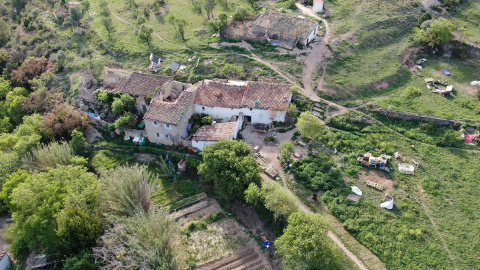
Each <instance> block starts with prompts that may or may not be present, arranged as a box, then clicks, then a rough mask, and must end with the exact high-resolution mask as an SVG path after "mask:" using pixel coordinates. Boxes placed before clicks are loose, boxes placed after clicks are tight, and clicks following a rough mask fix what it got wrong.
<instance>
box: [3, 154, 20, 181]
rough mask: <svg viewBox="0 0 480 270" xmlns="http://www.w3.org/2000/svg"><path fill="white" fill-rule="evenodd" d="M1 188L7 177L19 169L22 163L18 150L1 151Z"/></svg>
mask: <svg viewBox="0 0 480 270" xmlns="http://www.w3.org/2000/svg"><path fill="white" fill-rule="evenodd" d="M0 160H1V162H0V190H1V186H2V184H3V182H4V181H5V178H6V177H7V176H8V175H9V174H11V173H13V172H15V171H16V170H18V169H19V168H20V165H21V160H20V156H19V155H18V153H16V152H10V153H8V152H5V153H4V152H1V151H0Z"/></svg>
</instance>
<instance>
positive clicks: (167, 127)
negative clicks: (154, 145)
mask: <svg viewBox="0 0 480 270" xmlns="http://www.w3.org/2000/svg"><path fill="white" fill-rule="evenodd" d="M163 127H165V128H166V129H168V130H170V129H172V126H171V125H170V124H164V125H163Z"/></svg>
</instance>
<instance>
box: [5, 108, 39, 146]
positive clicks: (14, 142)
mask: <svg viewBox="0 0 480 270" xmlns="http://www.w3.org/2000/svg"><path fill="white" fill-rule="evenodd" d="M42 120H43V117H42V116H41V115H40V114H32V115H29V116H25V117H23V123H22V124H21V125H19V126H18V127H17V128H16V129H15V130H14V131H13V133H8V134H7V133H3V134H0V150H3V151H12V150H15V151H16V152H17V153H18V154H19V155H23V154H25V153H26V152H27V151H29V150H30V149H31V148H33V147H36V146H37V145H38V144H39V142H40V140H41V139H42V136H41V135H40V126H41V123H42Z"/></svg>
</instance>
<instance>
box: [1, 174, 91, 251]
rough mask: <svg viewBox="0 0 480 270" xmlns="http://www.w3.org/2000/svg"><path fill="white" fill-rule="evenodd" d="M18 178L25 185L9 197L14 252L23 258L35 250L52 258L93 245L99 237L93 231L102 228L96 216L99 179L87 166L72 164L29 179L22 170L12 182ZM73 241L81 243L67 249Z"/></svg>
mask: <svg viewBox="0 0 480 270" xmlns="http://www.w3.org/2000/svg"><path fill="white" fill-rule="evenodd" d="M18 178H21V180H22V183H19V184H18V186H16V187H15V188H14V189H13V190H12V191H11V194H10V195H9V196H8V198H7V199H9V200H10V202H11V205H12V209H11V210H12V216H13V219H14V223H13V224H12V225H11V226H10V227H9V230H10V232H11V233H13V235H15V238H14V239H12V241H13V242H12V246H11V250H12V251H13V253H14V254H15V255H16V256H17V257H22V256H25V255H27V254H28V253H29V251H31V250H34V249H35V250H42V251H43V250H44V251H45V253H46V254H48V255H57V254H61V255H70V254H68V253H69V252H74V251H77V250H81V249H83V248H88V246H83V245H84V244H86V243H90V244H91V243H92V239H93V238H96V236H95V237H93V236H92V234H94V233H95V232H98V230H93V231H91V230H92V229H94V228H98V226H99V225H98V221H97V220H96V219H95V218H94V215H93V214H92V213H94V212H95V210H96V206H97V203H96V201H97V196H98V188H99V181H98V180H97V177H96V176H95V175H94V174H93V173H90V172H87V169H86V168H84V167H79V166H71V165H70V166H59V167H57V168H55V169H48V171H46V172H43V173H39V174H30V175H28V176H25V172H24V171H22V172H19V173H17V174H16V175H15V174H14V175H13V176H12V177H10V178H9V181H12V182H18V181H17V180H18ZM7 183H8V182H7ZM76 207H78V208H81V209H82V210H78V208H76ZM87 217H88V218H87ZM82 224H83V225H82ZM70 226H71V228H66V227H70ZM82 226H84V227H82ZM64 227H65V228H64ZM62 228H63V229H62ZM69 237H70V238H69ZM73 238H75V239H77V240H78V241H77V242H73V243H70V245H72V246H70V247H69V248H68V249H66V248H65V246H64V244H65V242H66V241H68V239H73ZM66 239H67V240H66ZM64 240H65V241H64Z"/></svg>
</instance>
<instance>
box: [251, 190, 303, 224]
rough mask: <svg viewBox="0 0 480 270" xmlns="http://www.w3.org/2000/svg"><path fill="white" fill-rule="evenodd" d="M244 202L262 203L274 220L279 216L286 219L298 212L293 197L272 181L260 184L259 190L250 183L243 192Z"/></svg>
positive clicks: (295, 200)
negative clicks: (270, 212) (271, 213)
mask: <svg viewBox="0 0 480 270" xmlns="http://www.w3.org/2000/svg"><path fill="white" fill-rule="evenodd" d="M245 200H246V201H247V202H248V203H253V204H255V203H257V202H259V201H263V203H264V204H265V208H267V209H268V210H270V211H272V212H273V215H274V217H275V219H278V218H279V217H280V216H284V217H287V218H288V217H289V216H290V215H291V214H292V213H294V212H296V211H298V206H297V204H296V202H297V199H296V197H295V195H293V194H292V193H291V192H290V191H289V190H287V189H285V188H283V187H282V186H281V185H280V184H279V183H277V182H274V181H266V182H262V187H261V188H259V187H258V186H257V185H256V184H254V183H251V184H250V185H249V186H248V189H247V190H245Z"/></svg>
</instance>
